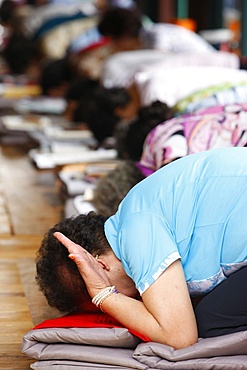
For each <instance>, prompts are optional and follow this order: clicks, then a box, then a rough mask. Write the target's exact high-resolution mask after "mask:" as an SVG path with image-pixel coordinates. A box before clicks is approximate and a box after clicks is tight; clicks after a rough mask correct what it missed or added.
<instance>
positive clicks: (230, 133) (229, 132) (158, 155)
mask: <svg viewBox="0 0 247 370" xmlns="http://www.w3.org/2000/svg"><path fill="white" fill-rule="evenodd" d="M246 145H247V103H244V104H230V105H225V106H215V107H210V108H202V109H200V110H198V111H196V112H194V113H193V114H187V115H183V116H178V117H175V118H172V119H171V120H168V121H165V122H163V123H161V124H159V125H158V126H156V127H155V128H154V129H153V130H152V131H151V132H150V133H149V134H148V136H147V138H146V140H145V143H144V147H143V153H142V157H141V160H140V162H139V166H140V168H141V169H142V170H143V172H144V173H145V174H146V175H150V174H151V173H153V172H155V171H156V170H158V169H159V168H160V167H162V166H163V165H164V164H166V163H168V162H170V161H172V160H174V159H176V158H179V157H183V156H186V155H188V154H192V153H197V152H202V151H206V150H210V149H216V148H224V147H232V146H246Z"/></svg>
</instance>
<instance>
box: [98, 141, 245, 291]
mask: <svg viewBox="0 0 247 370" xmlns="http://www.w3.org/2000/svg"><path fill="white" fill-rule="evenodd" d="M246 215H247V148H224V149H216V150H211V151H207V152H202V153H197V154H192V155H189V156H186V157H184V158H182V159H179V160H177V161H175V162H172V163H171V164H169V165H167V166H165V167H163V168H161V169H160V170H158V171H156V172H155V173H154V174H152V175H151V176H149V177H148V178H146V179H145V180H143V181H142V182H140V183H139V184H137V185H136V186H135V187H134V188H133V189H132V190H131V191H130V192H129V193H128V194H127V196H126V197H125V198H124V200H123V201H122V202H121V204H120V206H119V209H118V211H117V213H116V214H115V215H114V216H112V217H110V218H109V219H108V220H107V221H106V223H105V233H106V237H107V239H108V241H109V243H110V245H111V247H112V249H113V251H114V253H115V255H116V256H117V257H118V258H119V259H120V260H121V261H122V263H123V266H124V269H125V271H126V273H127V274H128V275H129V276H130V277H131V278H132V279H133V281H134V282H135V284H136V287H137V289H138V290H139V292H140V294H142V293H143V292H144V291H145V290H146V289H147V288H148V287H149V286H150V285H151V284H152V283H153V282H154V281H155V280H156V279H157V278H158V277H159V276H160V275H161V274H162V272H163V271H165V269H166V268H167V267H168V266H169V265H170V264H171V263H173V262H174V261H176V260H177V259H181V263H182V266H183V268H184V272H185V277H186V281H187V284H188V288H189V291H190V293H191V295H197V294H200V293H206V292H208V291H210V290H212V289H213V288H214V287H215V286H216V285H218V284H219V283H220V282H221V281H223V280H225V279H226V278H227V276H229V275H230V274H231V273H232V272H234V271H236V270H237V269H239V268H241V267H242V266H245V265H247V217H246Z"/></svg>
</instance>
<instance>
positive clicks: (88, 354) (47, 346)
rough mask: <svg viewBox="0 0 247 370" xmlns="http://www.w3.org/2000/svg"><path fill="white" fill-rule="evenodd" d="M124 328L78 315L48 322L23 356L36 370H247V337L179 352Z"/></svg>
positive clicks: (26, 342)
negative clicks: (28, 359) (33, 360)
mask: <svg viewBox="0 0 247 370" xmlns="http://www.w3.org/2000/svg"><path fill="white" fill-rule="evenodd" d="M147 340H148V338H146V337H143V336H142V335H140V334H138V333H133V332H130V331H129V330H127V329H126V328H123V327H121V325H120V324H119V323H117V322H116V321H115V320H114V319H113V318H111V317H110V316H108V315H106V314H103V313H102V314H100V313H99V314H78V313H77V314H73V315H66V316H63V317H61V318H58V319H52V320H46V321H44V322H43V323H41V324H39V325H37V326H36V327H35V328H34V329H33V330H31V331H30V332H28V333H27V334H26V335H25V336H24V338H23V343H22V352H23V353H25V354H26V355H27V356H28V357H31V358H34V359H36V360H38V361H36V362H35V363H33V364H32V365H31V368H32V369H34V370H49V369H53V370H54V369H55V370H76V369H84V370H87V369H88V370H96V369H104V370H124V369H140V370H158V369H164V370H166V369H178V370H179V369H183V370H186V369H189V370H193V369H200V370H204V369H205V370H210V369H213V370H223V369H224V370H226V369H227V370H237V369H241V370H242V369H247V331H243V332H239V333H235V334H228V335H224V336H221V337H215V338H207V339H201V338H200V339H199V340H198V342H197V343H196V344H194V345H193V346H190V347H187V348H184V349H180V350H174V349H173V348H172V347H169V346H166V345H163V344H160V343H155V342H149V341H147Z"/></svg>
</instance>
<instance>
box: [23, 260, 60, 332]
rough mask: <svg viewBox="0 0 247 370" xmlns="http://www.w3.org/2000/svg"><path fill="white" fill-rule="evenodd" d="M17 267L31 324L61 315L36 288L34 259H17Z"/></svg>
mask: <svg viewBox="0 0 247 370" xmlns="http://www.w3.org/2000/svg"><path fill="white" fill-rule="evenodd" d="M18 267H19V271H20V276H21V281H22V284H23V290H24V293H25V296H26V299H27V304H28V307H29V310H30V313H31V317H32V320H33V324H34V325H37V324H39V323H41V322H42V321H44V320H48V319H52V318H56V317H59V316H61V313H60V312H59V311H58V310H56V309H54V308H51V307H50V306H49V305H48V304H47V301H46V299H45V297H44V295H43V294H42V293H41V292H40V291H39V290H38V287H37V285H36V282H35V263H34V260H33V259H32V258H22V259H19V260H18Z"/></svg>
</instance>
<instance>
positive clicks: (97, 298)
mask: <svg viewBox="0 0 247 370" xmlns="http://www.w3.org/2000/svg"><path fill="white" fill-rule="evenodd" d="M114 293H118V290H117V289H116V288H115V286H114V285H113V286H109V287H107V288H105V289H103V290H101V292H99V293H98V294H96V296H95V297H94V298H93V299H92V303H93V304H95V306H96V307H100V306H101V304H102V302H103V301H104V300H105V299H106V298H108V297H109V296H110V295H112V294H114ZM100 309H101V307H100Z"/></svg>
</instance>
